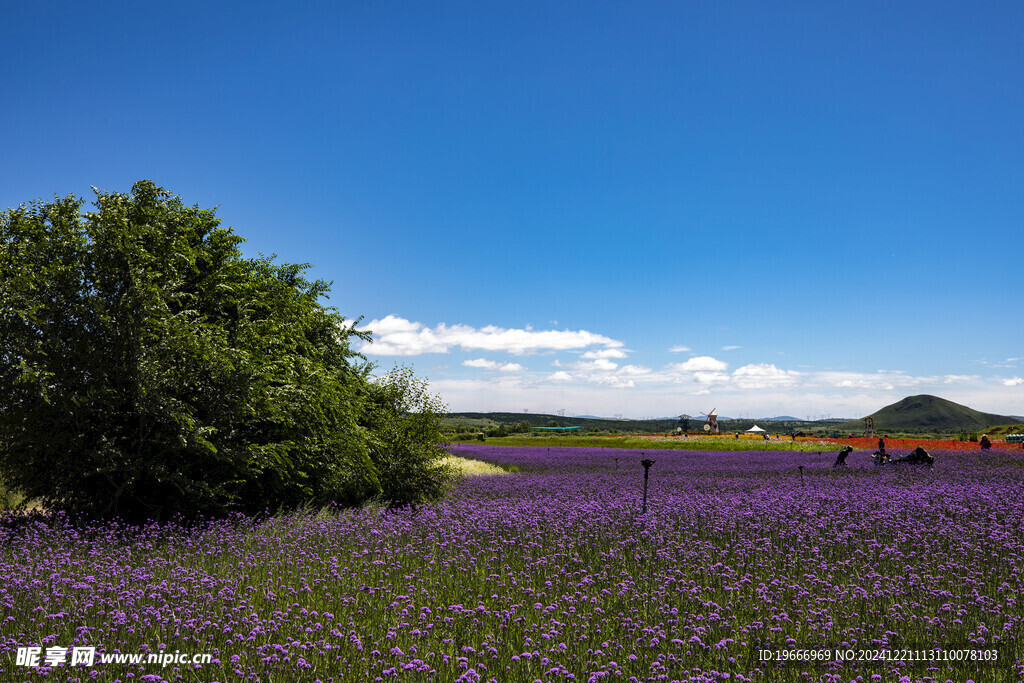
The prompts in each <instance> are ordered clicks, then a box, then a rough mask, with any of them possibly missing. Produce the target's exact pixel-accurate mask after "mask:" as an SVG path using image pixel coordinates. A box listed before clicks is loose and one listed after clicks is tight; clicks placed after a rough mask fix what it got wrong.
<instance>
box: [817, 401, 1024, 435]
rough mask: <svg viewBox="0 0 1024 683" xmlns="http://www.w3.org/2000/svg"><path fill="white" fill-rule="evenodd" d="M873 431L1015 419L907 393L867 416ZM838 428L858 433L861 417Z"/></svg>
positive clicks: (976, 427) (977, 425)
mask: <svg viewBox="0 0 1024 683" xmlns="http://www.w3.org/2000/svg"><path fill="white" fill-rule="evenodd" d="M870 417H871V418H872V419H873V420H874V423H875V431H876V432H885V431H908V430H910V431H913V430H927V431H956V430H963V431H969V432H976V431H982V430H984V429H985V428H986V427H990V426H992V425H1001V424H1009V423H1013V422H1019V420H1017V419H1015V418H1014V417H1013V416H1010V415H996V414H994V413H983V412H981V411H978V410H974V409H973V408H968V407H967V406H963V405H960V404H959V403H954V402H953V401H947V400H946V399H944V398H939V397H938V396H931V395H928V394H921V395H919V396H908V397H907V398H905V399H903V400H902V401H897V402H896V403H893V404H892V405H889V406H886V407H884V408H882V409H881V410H879V411H878V412H876V413H873V414H871V415H870ZM837 428H838V429H839V431H848V432H854V433H860V432H863V431H864V420H850V421H848V422H844V423H842V424H841V425H838V427H837Z"/></svg>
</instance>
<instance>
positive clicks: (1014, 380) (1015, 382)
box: [1000, 377, 1024, 387]
mask: <svg viewBox="0 0 1024 683" xmlns="http://www.w3.org/2000/svg"><path fill="white" fill-rule="evenodd" d="M1000 381H1001V382H1002V383H1003V386H1004V387H1019V386H1020V385H1021V384H1024V378H1022V377H1011V378H1010V379H1004V380H1000Z"/></svg>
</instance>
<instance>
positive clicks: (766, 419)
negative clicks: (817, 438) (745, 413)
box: [760, 415, 802, 422]
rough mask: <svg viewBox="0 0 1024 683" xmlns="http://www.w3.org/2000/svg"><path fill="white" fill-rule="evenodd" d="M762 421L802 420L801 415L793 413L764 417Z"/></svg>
mask: <svg viewBox="0 0 1024 683" xmlns="http://www.w3.org/2000/svg"><path fill="white" fill-rule="evenodd" d="M760 420H761V422H802V420H801V419H800V418H799V417H793V416H792V415H779V416H778V417H762V418H760Z"/></svg>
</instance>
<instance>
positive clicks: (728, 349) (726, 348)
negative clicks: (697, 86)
mask: <svg viewBox="0 0 1024 683" xmlns="http://www.w3.org/2000/svg"><path fill="white" fill-rule="evenodd" d="M740 348H743V347H742V346H723V347H722V350H723V351H735V350H736V349H740Z"/></svg>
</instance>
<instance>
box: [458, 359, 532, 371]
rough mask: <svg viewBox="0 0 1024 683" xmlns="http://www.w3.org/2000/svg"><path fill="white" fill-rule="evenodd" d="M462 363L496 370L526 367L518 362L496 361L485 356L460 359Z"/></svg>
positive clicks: (517, 369)
mask: <svg viewBox="0 0 1024 683" xmlns="http://www.w3.org/2000/svg"><path fill="white" fill-rule="evenodd" d="M462 364H463V365H465V366H466V367H470V368H485V369H487V370H497V371H498V372H520V371H522V370H525V369H526V368H525V367H523V366H522V365H520V364H519V363H498V362H497V361H493V360H487V359H486V358H474V359H472V360H464V361H462Z"/></svg>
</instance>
